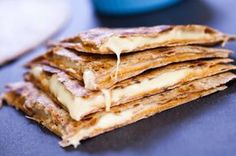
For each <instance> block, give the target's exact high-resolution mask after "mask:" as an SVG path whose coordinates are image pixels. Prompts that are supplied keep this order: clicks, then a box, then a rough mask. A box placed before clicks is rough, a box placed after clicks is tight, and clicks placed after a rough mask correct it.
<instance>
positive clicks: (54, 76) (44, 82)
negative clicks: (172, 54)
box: [26, 59, 236, 121]
mask: <svg viewBox="0 0 236 156" xmlns="http://www.w3.org/2000/svg"><path fill="white" fill-rule="evenodd" d="M231 61H232V60H230V59H213V60H204V61H191V62H185V63H178V64H171V65H168V66H165V67H163V68H157V69H154V70H151V71H147V72H145V73H143V74H141V75H138V76H136V77H132V78H130V79H127V80H125V81H122V82H120V83H117V84H115V85H114V86H112V88H110V89H109V90H105V91H106V92H108V93H109V95H110V97H109V95H108V96H107V95H104V90H103V91H91V90H88V89H85V88H84V86H83V83H82V82H79V81H78V80H76V79H74V78H72V77H70V76H69V75H67V74H66V73H65V72H63V71H61V70H59V69H56V68H53V67H50V66H46V65H36V66H34V67H32V69H31V70H30V72H29V73H28V74H27V76H26V79H27V80H30V81H32V82H34V83H35V84H36V85H37V86H38V87H39V88H41V89H42V90H44V91H45V92H47V93H48V94H50V95H51V97H52V98H54V99H56V100H58V101H59V103H60V104H61V105H62V106H63V107H64V108H65V109H67V110H68V112H69V113H70V115H71V117H72V118H73V119H75V120H77V121H79V120H81V119H82V118H83V117H84V116H86V115H88V114H91V113H94V112H97V111H102V110H104V108H107V110H109V109H110V107H109V106H115V105H120V104H123V103H127V102H129V101H133V100H137V99H140V98H143V97H145V96H150V95H154V94H157V93H160V92H163V91H165V90H166V89H170V88H174V87H177V86H180V85H182V84H184V83H186V82H189V81H192V80H195V79H199V78H203V77H207V76H212V75H215V74H218V73H222V72H225V71H229V70H232V69H235V68H236V67H235V66H234V65H229V64H225V63H228V62H231Z"/></svg>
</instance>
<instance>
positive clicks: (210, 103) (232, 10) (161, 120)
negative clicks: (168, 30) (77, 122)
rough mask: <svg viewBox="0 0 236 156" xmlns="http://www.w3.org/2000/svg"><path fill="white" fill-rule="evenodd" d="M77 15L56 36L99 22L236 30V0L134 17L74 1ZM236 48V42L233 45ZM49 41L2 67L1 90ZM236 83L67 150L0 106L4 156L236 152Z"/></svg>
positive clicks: (203, 1) (230, 155) (190, 3)
mask: <svg viewBox="0 0 236 156" xmlns="http://www.w3.org/2000/svg"><path fill="white" fill-rule="evenodd" d="M71 4H72V16H73V17H72V18H71V21H70V23H68V24H67V25H66V26H65V28H66V29H64V30H63V31H62V32H61V33H60V34H58V36H56V37H55V38H54V39H60V38H63V37H65V36H70V35H74V34H75V33H77V32H79V31H82V30H85V29H88V28H92V27H97V26H106V27H132V26H152V25H159V24H206V25H209V26H212V27H215V28H217V29H220V30H221V31H223V32H227V33H231V34H236V0H184V1H183V2H182V3H179V4H177V5H175V6H173V7H169V8H168V9H165V10H160V11H154V12H151V13H148V14H143V15H138V16H129V17H106V16H101V15H97V14H95V12H94V11H93V9H92V5H91V3H90V1H88V0H77V1H75V0H74V1H72V0H71ZM227 48H230V49H232V50H236V44H235V43H230V44H227ZM44 50H45V46H41V47H39V48H38V49H36V50H35V51H34V52H32V53H30V54H28V55H25V56H24V57H22V58H21V59H19V60H17V61H14V62H11V63H9V64H7V65H5V66H3V67H0V92H2V91H3V90H4V85H5V84H7V83H9V82H15V81H19V80H22V74H23V72H24V70H23V68H22V65H23V64H24V63H26V62H27V61H29V60H30V59H31V58H33V57H35V56H36V55H38V54H40V53H42V52H43V51H44ZM232 57H233V58H236V55H235V54H233V55H232ZM235 89H236V83H231V84H229V88H228V89H227V90H225V91H223V92H219V93H216V94H213V95H210V96H208V97H205V98H202V99H199V100H196V101H194V102H191V103H188V104H187V105H183V106H180V107H177V108H174V109H171V110H168V111H165V112H163V113H161V114H158V115H155V116H154V117H151V118H149V119H145V120H142V121H139V122H137V123H135V124H132V125H129V126H126V127H124V128H120V129H117V130H115V131H112V132H109V133H106V134H103V135H100V136H98V137H96V138H93V139H89V140H87V141H83V142H82V145H81V146H79V147H78V148H77V149H73V148H72V147H69V148H66V149H63V148H61V147H59V145H58V144H57V142H58V141H59V138H57V137H56V136H55V135H53V134H52V133H50V132H49V131H48V130H47V129H45V128H43V127H41V126H39V125H37V124H35V123H34V122H32V121H29V120H28V119H26V118H25V117H24V116H23V114H22V113H20V112H17V111H15V110H14V109H13V108H11V107H4V108H2V110H1V111H0V156H18V155H19V156H25V155H27V156H32V155H37V156H38V155H39V156H47V155H50V156H52V155H56V156H61V155H146V156H150V155H165V156H169V155H182V156H185V155H192V156H194V155H196V156H201V155H214V156H218V155H224V156H234V155H236V113H235V112H236V97H235V95H236V91H235Z"/></svg>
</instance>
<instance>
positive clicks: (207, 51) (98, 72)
mask: <svg viewBox="0 0 236 156" xmlns="http://www.w3.org/2000/svg"><path fill="white" fill-rule="evenodd" d="M229 53H231V51H230V50H227V49H218V48H205V47H199V46H181V47H167V48H158V49H152V50H146V51H142V52H137V53H131V54H124V55H122V56H121V62H120V65H119V70H118V75H117V77H116V78H115V72H116V57H115V56H113V55H105V56H104V55H96V54H94V55H90V54H85V53H77V52H74V51H69V50H66V49H63V48H53V49H51V50H50V51H49V52H47V53H46V54H45V55H44V56H41V57H40V58H37V59H35V60H34V61H32V62H31V65H32V64H35V63H39V62H41V63H42V62H45V63H48V64H50V65H51V66H54V67H57V68H59V69H62V70H64V71H66V72H67V73H69V74H70V75H71V76H73V77H74V78H76V79H78V80H80V81H83V82H84V83H85V88H86V89H90V90H99V89H104V88H110V87H111V86H112V85H114V84H115V83H117V82H120V81H122V80H125V79H128V78H131V77H134V76H136V75H138V74H140V73H142V72H144V71H146V70H148V69H152V68H157V67H162V66H165V65H168V64H171V63H176V62H183V61H190V60H197V59H203V58H226V57H228V56H229ZM87 70H89V71H91V72H92V73H93V75H94V80H95V82H94V84H93V85H92V86H91V85H89V84H86V83H88V82H87V81H86V80H85V77H83V75H84V73H85V71H87Z"/></svg>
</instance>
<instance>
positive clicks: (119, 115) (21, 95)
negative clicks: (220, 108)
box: [4, 72, 235, 147]
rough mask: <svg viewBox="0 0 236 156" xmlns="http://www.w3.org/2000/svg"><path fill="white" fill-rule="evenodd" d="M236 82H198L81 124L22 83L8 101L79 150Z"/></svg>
mask: <svg viewBox="0 0 236 156" xmlns="http://www.w3.org/2000/svg"><path fill="white" fill-rule="evenodd" d="M234 78H235V75H234V74H233V73H229V72H228V73H223V74H218V75H215V76H212V77H207V78H203V79H199V80H195V81H192V82H189V83H187V84H185V85H182V86H180V87H177V88H175V89H173V90H167V91H165V92H163V93H161V94H156V95H153V96H150V97H146V98H143V99H140V100H136V101H132V102H129V103H126V104H124V105H120V106H116V107H113V108H111V111H110V112H105V111H103V112H98V113H95V114H91V115H89V116H87V117H86V118H84V119H83V120H81V121H75V120H73V119H72V118H71V117H70V115H69V114H68V113H67V112H66V111H65V110H64V109H62V108H61V107H59V105H57V104H56V103H55V102H53V101H52V100H51V99H50V98H49V97H48V96H47V95H46V94H45V93H43V92H41V91H40V90H38V89H36V88H35V87H34V86H33V85H32V84H31V83H25V82H22V83H16V84H12V85H10V86H8V91H7V92H6V93H5V95H4V99H5V100H6V101H7V102H8V104H9V105H12V106H15V107H16V108H17V109H20V110H21V111H23V112H25V113H26V115H27V116H29V118H30V119H33V120H35V121H37V122H38V123H41V124H42V125H44V126H45V127H47V128H48V129H49V130H51V131H52V132H54V133H55V134H57V135H59V136H61V138H62V141H61V142H60V145H61V146H63V147H65V146H69V145H73V146H74V147H76V146H77V145H78V144H79V143H80V141H81V140H84V139H86V138H90V137H94V136H96V135H99V134H102V133H105V132H107V131H111V130H113V129H115V128H118V127H122V126H125V125H128V124H130V123H133V122H136V121H138V120H141V119H144V118H147V117H149V116H152V115H154V114H156V113H159V112H161V111H164V110H167V109H170V108H173V107H176V106H178V105H181V104H184V103H187V102H189V101H192V100H195V99H197V98H200V97H202V96H206V95H208V94H212V93H214V92H216V91H219V90H223V89H225V88H226V86H224V85H223V84H225V83H227V82H228V81H230V80H232V79H234ZM222 85H223V86H222ZM166 95H168V96H166Z"/></svg>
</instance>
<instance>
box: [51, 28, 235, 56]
mask: <svg viewBox="0 0 236 156" xmlns="http://www.w3.org/2000/svg"><path fill="white" fill-rule="evenodd" d="M230 39H235V36H230V35H226V34H224V33H222V32H219V31H218V30H215V29H213V28H210V27H207V26H203V25H160V26H153V27H137V28H126V29H124V28H123V29H109V28H95V29H91V30H88V31H85V32H81V33H79V34H78V35H77V36H74V37H71V38H68V39H65V40H62V41H61V42H59V43H54V45H57V46H62V47H65V48H70V49H74V50H77V51H80V52H88V53H97V54H114V53H115V54H116V55H117V56H119V55H120V53H129V52H135V51H140V50H145V49H151V48H157V47H169V46H179V45H212V44H216V43H222V42H226V41H228V40H230Z"/></svg>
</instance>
